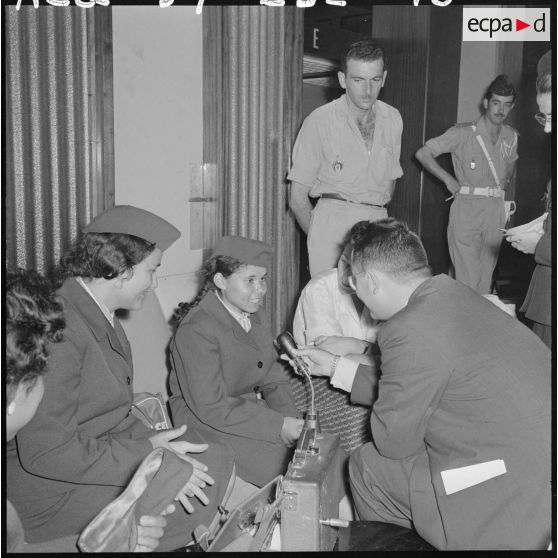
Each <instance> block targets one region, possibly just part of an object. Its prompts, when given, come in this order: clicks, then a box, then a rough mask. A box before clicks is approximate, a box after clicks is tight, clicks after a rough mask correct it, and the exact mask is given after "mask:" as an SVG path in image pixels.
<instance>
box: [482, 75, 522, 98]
mask: <svg viewBox="0 0 558 558" xmlns="http://www.w3.org/2000/svg"><path fill="white" fill-rule="evenodd" d="M490 94H492V95H500V96H501V97H512V96H513V97H515V95H516V93H515V87H514V86H513V83H512V82H511V81H510V80H509V79H508V76H506V75H504V74H500V75H499V76H497V77H496V78H495V79H494V81H493V82H492V83H491V84H490V85H489V86H488V88H487V90H486V97H488V96H489V95H490Z"/></svg>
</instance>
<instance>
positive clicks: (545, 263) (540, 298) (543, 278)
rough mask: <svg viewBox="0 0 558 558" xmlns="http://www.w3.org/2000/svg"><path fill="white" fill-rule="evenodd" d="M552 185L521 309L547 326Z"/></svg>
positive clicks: (549, 315)
mask: <svg viewBox="0 0 558 558" xmlns="http://www.w3.org/2000/svg"><path fill="white" fill-rule="evenodd" d="M551 196H552V186H551V183H550V182H549V183H548V188H547V193H546V198H547V201H546V211H548V217H547V218H546V220H545V222H544V234H543V235H542V237H541V238H540V240H539V242H538V243H537V246H536V248H535V261H536V262H537V267H535V270H534V272H533V276H532V277H531V282H530V284H529V290H528V291H527V296H526V297H525V301H524V303H523V306H522V307H521V311H522V312H525V316H526V317H527V318H529V319H530V320H533V321H535V322H538V323H539V324H543V325H546V326H550V325H551V324H552V212H551V211H552V210H551V207H552V201H551V199H552V198H551Z"/></svg>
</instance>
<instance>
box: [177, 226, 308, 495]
mask: <svg viewBox="0 0 558 558" xmlns="http://www.w3.org/2000/svg"><path fill="white" fill-rule="evenodd" d="M271 255H272V250H271V247H270V246H269V245H267V244H265V243H263V242H260V241H257V240H250V239H247V238H242V237H234V236H226V237H223V238H221V239H220V240H219V241H218V242H217V245H216V247H215V251H214V254H213V257H211V258H210V259H209V260H207V261H206V262H205V263H204V265H203V269H202V274H203V279H204V282H203V286H202V287H201V290H200V291H199V293H198V295H197V296H196V297H195V298H194V300H193V301H192V302H191V303H183V304H181V305H180V307H179V309H178V310H177V311H176V313H175V318H176V319H177V320H178V321H179V325H178V328H177V331H176V333H175V335H174V337H173V339H172V340H171V344H170V354H171V366H172V371H171V376H170V390H171V394H172V395H171V398H170V400H169V404H170V408H171V413H172V417H173V420H174V422H175V423H178V424H181V423H182V422H185V421H186V422H187V424H192V425H193V426H195V427H197V428H200V429H206V430H209V431H214V432H215V431H216V432H218V433H219V435H221V436H224V437H225V438H226V439H229V440H230V441H231V445H232V446H233V448H234V452H235V464H236V468H237V473H238V475H239V477H241V478H242V479H244V480H245V481H248V482H250V483H252V484H255V485H257V486H263V485H264V484H266V483H267V482H269V481H270V480H272V479H273V478H274V477H275V476H277V475H279V474H282V473H284V472H285V470H286V467H287V464H288V461H289V459H290V455H291V451H290V450H289V446H291V445H292V444H294V442H295V441H296V440H297V438H298V436H299V434H300V431H301V428H302V420H301V419H298V418H296V417H297V414H298V413H297V408H296V406H295V402H294V399H293V395H292V392H291V387H290V381H289V378H288V376H287V373H286V371H285V370H284V368H283V366H282V365H281V364H280V363H279V362H278V361H277V354H276V352H275V349H274V346H273V339H272V336H271V332H270V328H269V324H268V322H267V317H266V315H265V313H264V311H263V309H262V308H261V306H262V302H263V297H264V295H265V293H266V291H267V285H266V280H267V270H268V269H269V267H270V264H271Z"/></svg>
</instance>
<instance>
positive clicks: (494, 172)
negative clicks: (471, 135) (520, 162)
mask: <svg viewBox="0 0 558 558" xmlns="http://www.w3.org/2000/svg"><path fill="white" fill-rule="evenodd" d="M473 131H476V127H475V126H473ZM475 137H476V138H477V141H478V142H479V145H480V146H481V149H482V151H483V153H484V156H485V157H486V159H487V161H488V166H489V167H490V172H492V176H493V177H494V180H495V181H496V186H497V187H498V188H500V179H499V178H498V173H497V172H496V168H495V167H494V163H493V162H492V159H491V158H490V154H489V153H488V149H486V145H485V143H484V140H483V139H482V137H481V135H480V134H475Z"/></svg>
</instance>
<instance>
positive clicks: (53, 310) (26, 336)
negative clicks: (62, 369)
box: [4, 269, 65, 403]
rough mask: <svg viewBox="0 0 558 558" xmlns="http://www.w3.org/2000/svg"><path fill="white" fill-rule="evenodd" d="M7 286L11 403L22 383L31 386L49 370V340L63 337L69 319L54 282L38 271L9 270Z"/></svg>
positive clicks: (7, 378)
mask: <svg viewBox="0 0 558 558" xmlns="http://www.w3.org/2000/svg"><path fill="white" fill-rule="evenodd" d="M5 287H6V339H5V342H6V370H5V372H4V385H5V387H6V398H7V402H8V403H9V402H11V400H12V398H13V396H14V394H15V391H16V390H17V387H18V386H19V385H20V384H25V385H26V386H27V387H28V388H29V389H30V388H32V387H33V386H34V385H35V383H36V381H37V378H38V377H39V376H42V374H43V373H44V372H45V369H46V363H47V357H48V344H49V343H56V342H59V341H61V340H62V330H63V329H64V326H65V322H64V316H63V314H62V304H61V302H60V301H58V300H57V299H56V297H55V295H54V294H53V287H52V284H51V283H50V282H49V281H47V280H46V279H45V278H44V277H42V276H41V275H40V274H39V273H37V272H36V271H28V270H25V269H16V270H14V271H8V273H7V277H6V280H5Z"/></svg>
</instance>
